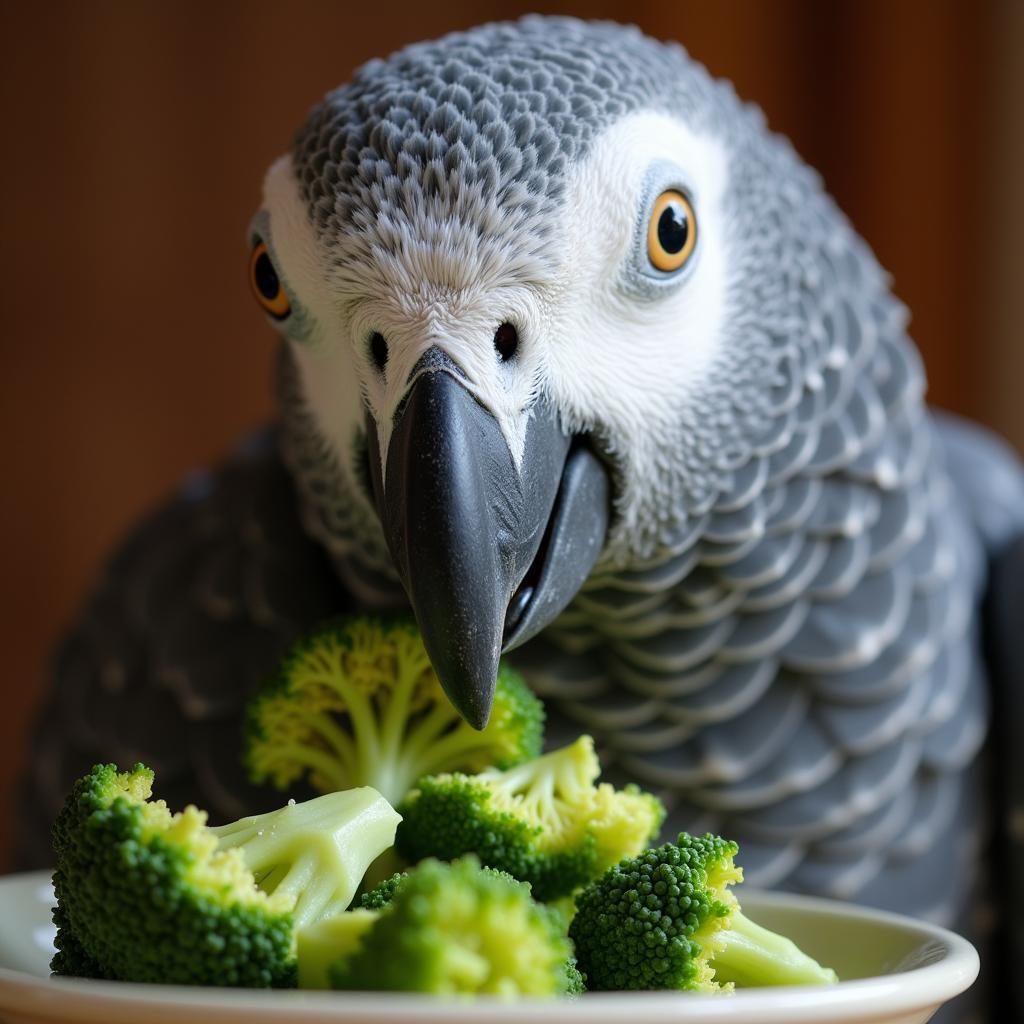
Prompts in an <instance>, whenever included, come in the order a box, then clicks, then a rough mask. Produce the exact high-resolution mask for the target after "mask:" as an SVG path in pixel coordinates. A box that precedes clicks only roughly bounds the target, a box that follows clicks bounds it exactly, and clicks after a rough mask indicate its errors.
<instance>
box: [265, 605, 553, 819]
mask: <svg viewBox="0 0 1024 1024" xmlns="http://www.w3.org/2000/svg"><path fill="white" fill-rule="evenodd" d="M543 727H544V708H543V705H542V704H541V702H540V701H539V700H538V699H537V698H536V697H535V696H534V695H533V693H531V691H530V690H529V688H528V687H527V685H526V683H525V682H524V681H523V679H522V677H521V676H519V675H517V674H516V673H515V672H513V671H512V670H511V669H510V668H508V667H507V666H505V665H502V666H501V667H500V668H499V670H498V681H497V686H496V689H495V694H494V705H493V709H492V711H491V717H490V721H489V722H488V724H487V726H486V728H485V729H483V730H482V731H477V730H476V729H474V728H472V726H470V725H469V724H467V723H466V722H465V721H463V719H462V718H461V716H460V715H459V713H458V712H457V711H456V710H455V708H454V707H453V706H452V704H451V702H450V701H449V700H448V698H447V697H446V696H445V693H444V691H443V690H442V688H441V684H440V682H439V680H438V678H437V675H436V674H435V672H434V670H433V668H432V667H431V665H430V659H429V658H428V657H427V652H426V649H425V648H424V646H423V642H422V640H421V638H420V634H419V632H418V630H417V629H416V626H415V624H414V623H413V622H412V621H411V620H406V619H396V620H393V621H386V620H383V619H377V618H369V617H365V616H353V617H350V618H346V619H340V620H337V621H335V622H332V623H330V624H328V625H326V626H322V627H320V628H319V629H317V630H316V631H314V632H313V633H312V634H310V635H309V636H307V637H306V638H305V639H303V640H300V641H299V642H298V643H297V644H295V646H294V647H293V648H292V649H291V651H290V652H289V653H288V655H287V656H286V657H285V659H284V661H283V663H282V664H281V666H280V668H279V670H278V672H277V674H276V676H275V677H274V678H273V679H272V680H271V682H270V683H269V685H268V686H267V687H266V688H265V689H264V691H263V692H262V693H260V694H259V695H258V696H257V697H256V698H254V699H253V701H251V702H250V705H249V708H248V715H247V724H246V740H245V757H246V764H247V767H248V770H249V774H250V777H251V778H252V780H253V781H254V782H257V783H263V782H270V783H272V784H273V785H274V786H276V787H277V788H278V789H286V788H287V787H288V786H290V785H291V784H292V783H294V782H295V781H296V780H297V779H300V778H303V777H305V778H308V779H309V781H310V782H311V783H312V784H313V785H314V786H315V787H316V788H317V789H319V790H321V791H322V792H325V793H326V792H331V791H333V790H339V789H350V788H352V787H354V786H373V787H374V789H376V790H378V791H379V792H380V793H382V794H383V795H384V797H385V798H386V799H387V800H389V801H391V802H392V803H397V802H398V801H399V800H401V799H402V797H404V796H405V794H406V793H407V792H408V791H409V790H410V789H411V788H412V787H413V785H415V783H416V781H417V780H418V779H419V778H420V777H421V776H423V775H430V774H434V773H437V772H444V771H455V770H460V771H468V772H474V771H479V770H481V769H483V768H487V767H490V766H491V765H498V766H500V767H503V768H505V767H510V766H511V765H514V764H518V763H519V762H521V761H524V760H526V759H528V758H531V757H536V755H537V754H538V753H539V752H540V749H541V743H542V739H543Z"/></svg>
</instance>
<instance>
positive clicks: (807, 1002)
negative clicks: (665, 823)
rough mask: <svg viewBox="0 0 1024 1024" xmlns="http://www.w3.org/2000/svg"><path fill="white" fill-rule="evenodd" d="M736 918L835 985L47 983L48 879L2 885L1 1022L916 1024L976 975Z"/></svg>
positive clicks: (958, 952) (859, 933)
mask: <svg viewBox="0 0 1024 1024" xmlns="http://www.w3.org/2000/svg"><path fill="white" fill-rule="evenodd" d="M742 897H743V909H744V912H745V913H747V914H748V916H750V917H751V918H753V919H754V920H756V921H757V922H758V923H759V924H762V925H765V926H766V927H768V928H772V929H774V930H776V931H779V932H782V933H783V934H785V935H788V936H789V937H790V938H792V939H793V940H794V941H796V943H797V944H798V945H800V946H801V947H803V948H804V949H805V950H806V951H807V952H808V953H810V954H811V955H812V956H814V957H815V958H816V959H818V960H819V961H820V962H821V963H823V964H828V965H829V966H831V967H834V968H835V969H836V971H838V973H839V976H840V978H842V979H843V980H842V981H841V982H840V983H839V984H838V985H832V986H823V987H809V988H775V989H747V990H745V991H741V992H736V993H735V994H733V995H728V996H725V995H722V996H695V995H687V994H681V993H666V992H639V993H631V994H625V993H593V994H589V995H586V996H582V997H581V998H579V999H567V1000H558V1001H553V1000H548V1001H538V1000H532V1001H530V1000H525V1001H522V1002H517V1003H497V1002H494V1001H491V1000H482V999H481V1000H477V1001H476V1002H461V1003H454V1002H447V1001H440V1000H437V999H430V998H426V997H422V996H397V995H383V994H380V995H372V994H367V995H361V994H357V995H348V994H346V995H342V994H341V993H330V992H266V991H255V990H246V989H226V988H225V989H216V988H185V987H180V986H171V985H138V984H129V983H127V982H109V981H86V980H77V979H71V978H51V977H50V976H49V961H50V956H51V955H52V953H53V945H52V940H53V926H52V925H51V923H50V906H51V903H52V899H53V892H52V890H51V888H50V882H49V875H48V874H47V873H46V872H37V873H35V874H27V875H11V876H9V877H7V878H3V879H0V1016H2V1017H3V1019H4V1020H5V1021H8V1022H10V1024H44V1022H54V1024H56V1022H62V1024H71V1022H79V1021H83V1022H84V1021H89V1022H94V1024H166V1022H170V1021H175V1022H180V1021H186V1020H191V1021H194V1022H196V1024H207V1022H210V1024H293V1022H294V1024H369V1022H373V1024H427V1022H429V1024H448V1022H453V1024H470V1022H476V1021H480V1022H482V1021H499V1022H503V1024H573V1022H578V1024H583V1022H586V1024H622V1022H624V1021H628V1022H629V1024H655V1022H659V1024H660V1022H669V1021H671V1022H672V1024H740V1022H742V1024H826V1022H836V1021H843V1022H846V1024H862V1022H863V1024H866V1022H868V1021H870V1022H871V1024H919V1022H923V1021H926V1020H928V1018H929V1017H930V1016H931V1015H932V1014H933V1013H934V1012H935V1010H937V1009H938V1007H939V1006H941V1005H942V1004H943V1003H944V1002H947V1001H948V1000H950V999H952V998H953V997H954V996H956V995H958V994H959V993H961V992H963V991H964V990H965V989H966V988H968V987H969V986H970V984H971V983H972V982H973V981H974V979H975V977H976V976H977V973H978V954H977V953H976V952H975V950H974V947H973V946H971V944H970V943H969V942H967V941H966V940H965V939H962V938H960V937H959V936H957V935H953V934H952V933H951V932H947V931H945V930H943V929H941V928H936V927H934V926H932V925H929V924H925V923H923V922H920V921H914V920H911V919H910V918H906V917H898V916H896V915H894V914H883V913H880V912H878V911H875V910H867V909H864V908H861V907H851V906H848V905H846V904H841V903H835V902H832V901H829V900H812V899H807V898H805V897H798V896H789V895H784V894H779V893H762V892H756V891H753V890H747V889H744V890H743V892H742Z"/></svg>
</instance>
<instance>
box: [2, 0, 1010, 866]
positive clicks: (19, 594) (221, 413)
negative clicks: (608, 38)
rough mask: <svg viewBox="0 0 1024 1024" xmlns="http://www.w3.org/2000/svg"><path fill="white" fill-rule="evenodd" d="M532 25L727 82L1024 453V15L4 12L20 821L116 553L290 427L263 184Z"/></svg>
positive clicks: (890, 11) (510, 5) (12, 636)
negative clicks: (455, 56) (316, 129)
mask: <svg viewBox="0 0 1024 1024" xmlns="http://www.w3.org/2000/svg"><path fill="white" fill-rule="evenodd" d="M529 9H534V10H541V11H544V12H548V13H552V12H555V11H557V12H558V13H568V14H576V15H579V16H584V17H599V18H615V19H617V20H628V21H634V22H636V23H638V24H639V25H640V26H641V27H642V28H644V29H645V30H646V31H647V32H649V33H651V34H653V35H655V36H659V37H662V38H675V39H678V40H679V41H681V42H682V43H683V44H684V45H685V46H686V47H687V48H688V49H689V51H690V52H691V54H692V55H694V56H695V57H696V58H698V59H699V60H701V61H702V62H703V63H705V64H706V65H707V66H708V67H709V68H710V69H711V71H712V72H713V73H715V74H717V75H721V76H725V77H728V78H731V79H733V81H734V82H735V83H736V86H737V89H738V91H739V92H740V94H741V95H742V96H744V97H745V98H747V99H751V100H755V101H757V102H758V103H760V104H761V105H762V106H763V107H764V109H765V110H766V112H767V114H768V118H769V121H770V123H771V124H772V125H773V126H774V127H775V128H776V129H777V130H779V131H781V132H784V133H786V134H788V135H789V136H790V137H791V138H792V139H793V141H794V143H795V144H796V147H797V149H798V150H799V151H800V152H801V153H802V154H803V155H804V157H805V158H806V159H807V160H808V161H809V162H810V163H811V164H812V165H814V166H816V167H817V168H818V169H819V170H820V171H821V172H822V174H823V175H824V178H825V181H826V184H827V185H828V187H829V189H830V191H831V192H832V193H833V194H834V195H835V196H836V197H837V198H838V200H839V203H840V205H841V206H842V207H844V209H845V210H846V212H847V213H848V214H849V215H850V216H851V218H852V220H853V222H854V224H855V225H856V226H857V227H858V228H859V229H860V231H861V232H862V233H863V234H864V235H865V236H866V238H867V239H868V241H869V242H870V243H871V244H872V245H873V246H874V248H875V250H876V252H877V253H878V255H879V257H880V259H881V261H882V263H883V264H884V265H885V266H886V267H887V268H888V269H889V270H890V271H891V272H892V274H893V276H894V279H895V288H896V291H897V293H898V294H899V295H900V296H901V298H902V299H904V300H905V301H906V302H907V303H908V305H909V306H910V307H911V309H912V310H913V317H914V319H913V334H914V337H915V338H916V340H917V342H918V344H919V345H920V347H921V349H922V351H923V353H924V357H925V361H926V363H927V366H928V369H929V372H930V377H931V396H932V399H933V400H934V401H935V402H937V403H938V404H941V405H943V406H947V407H949V408H952V409H956V410H958V411H961V412H965V413H968V414H970V415H973V416H975V417H977V418H978V419H980V420H982V421H984V422H987V423H989V424H991V425H993V426H995V427H997V428H999V429H1001V430H1002V431H1003V432H1004V433H1005V434H1008V435H1010V436H1013V437H1014V439H1015V441H1016V443H1017V444H1018V446H1020V447H1021V448H1022V449H1024V411H1022V409H1021V400H1020V398H1019V397H1018V394H1017V392H1018V389H1019V385H1020V383H1021V381H1024V354H1022V346H1021V345H1020V344H1019V338H1020V331H1019V329H1018V327H1017V324H1018V322H1019V317H1020V316H1021V315H1022V313H1024V308H1022V306H1024V299H1022V293H1024V289H1022V286H1024V279H1022V277H1024V275H1022V274H1021V259H1020V256H1019V251H1020V239H1021V237H1024V202H1022V196H1021V193H1022V189H1021V183H1022V182H1024V151H1022V149H1024V137H1022V133H1021V132H1020V125H1021V123H1022V121H1024V72H1022V61H1021V54H1022V53H1024V3H1020V2H1017V0H1006V2H1003V3H1000V2H998V0H991V2H988V3H984V2H977V0H974V2H970V0H964V2H959V3H958V2H953V0H922V2H911V0H843V2H830V3H824V2H820V0H746V2H721V0H720V2H716V3H712V2H686V0H633V2H626V0H591V2H589V3H582V2H571V3H565V4H559V5H555V4H549V3H534V4H519V3H516V2H513V0H477V2H476V3H470V2H467V0H450V2H448V3H445V4H442V5H437V6H434V5H432V4H430V5H428V4H424V3H422V2H419V3H413V2H408V0H397V2H392V3H389V4H385V5H379V4H348V3H344V2H340V0H296V2H289V3H285V2H280V0H222V2H216V3H214V2H208V0H207V2H203V0H185V2H182V0H178V2H176V3H174V4H169V3H162V2H156V0H123V2H116V0H91V2H90V0H71V2H58V0H50V2H48V3H46V4H29V3H20V4H19V3H14V2H11V0H6V2H4V3H3V4H2V6H0V11H2V17H3V30H2V33H0V36H2V40H0V53H2V60H0V81H2V86H0V88H2V96H3V109H4V111H5V123H6V126H7V127H6V129H5V136H6V144H5V146H4V159H3V162H2V166H0V175H2V178H3V181H2V188H0V219H2V233H0V238H2V242H3V244H2V249H0V260H2V262H3V280H4V281H5V282H6V284H5V288H4V296H3V318H2V321H0V323H2V346H3V347H2V355H3V362H2V368H3V369H2V372H0V431H2V437H3V445H2V452H3V460H4V472H3V479H4V481H5V490H4V495H3V502H2V505H0V543H2V544H3V561H2V566H3V569H4V573H3V575H4V583H3V590H2V593H3V609H2V617H0V622H2V624H3V640H4V643H3V650H4V659H3V664H4V665H5V668H4V669H3V670H2V674H0V679H2V680H3V682H2V684H0V685H2V696H3V705H2V711H0V821H4V822H5V823H6V819H7V816H8V810H7V809H8V806H9V795H10V790H11V786H12V785H13V783H14V779H15V778H16V766H17V764H18V761H19V757H20V754H21V747H20V744H21V738H22V736H23V735H24V731H25V729H26V727H27V722H28V720H29V716H30V714H31V711H32V708H33V704H34V702H35V700H36V698H37V696H38V694H39V693H40V692H41V689H42V687H43V686H44V685H45V677H46V659H47V656H48V652H49V650H50V648H51V645H52V644H53V642H54V640H55V638H56V636H57V635H58V633H59V630H60V629H61V627H62V625H63V624H64V623H66V622H68V621H69V620H70V619H71V617H72V616H73V615H74V614H75V612H76V608H77V607H78V605H79V603H80V602H81V600H82V599H83V597H84V595H85V594H86V592H87V588H88V586H89V581H90V579H91V577H92V576H93V575H94V574H95V573H96V571H97V569H98V567H99V565H100V564H101V561H102V559H103V557H104V555H105V553H107V552H109V551H110V549H111V547H112V546H113V545H114V544H115V543H116V541H117V539H118V537H119V536H120V535H121V534H122V532H123V531H124V530H125V529H126V528H127V527H128V526H129V525H130V524H131V523H132V521H133V520H135V519H136V518H137V517H138V516H139V515H140V514H141V513H142V512H144V511H145V510H146V509H147V508H150V507H152V506H153V505H154V503H156V502H158V501H159V500H160V498H161V496H162V495H163V494H165V493H166V492H167V491H168V490H169V489H170V488H172V487H173V486H174V485H175V483H176V482H177V481H179V480H180V479H181V478H182V476H183V475H184V474H186V473H187V472H188V471H189V469H190V468H191V467H194V466H197V465H199V464H203V463H207V462H209V461H211V460H214V459H216V458H217V457H218V455H219V454H220V453H222V452H223V451H224V450H225V448H226V447H228V446H230V445H231V444H232V442H233V441H234V440H235V439H237V438H238V437H239V436H240V435H241V434H242V433H244V432H245V431H246V430H247V429H248V428H249V427H250V426H251V425H253V424H255V423H257V422H258V421H260V420H262V419H264V418H266V417H268V416H270V415H271V414H272V403H271V398H270V389H269V381H270V365H271V356H272V351H273V344H274V343H273V339H272V336H271V333H270V331H269V330H268V329H267V328H266V327H265V326H264V324H263V322H262V320H261V318H260V315H259V314H258V313H257V311H256V309H255V307H254V304H253V303H252V300H251V298H250V296H249V293H248V287H247V283H246V273H245V268H246V257H247V253H246V249H245V241H244V235H245V228H246V225H247V222H248V219H249V217H250V215H251V213H252V211H253V210H254V209H255V207H256V204H257V202H258V198H259V186H260V181H261V178H262V174H263V170H264V168H265V167H266V166H267V165H268V164H269V163H270V161H271V160H272V159H273V158H274V157H275V156H276V155H277V154H278V153H280V152H282V151H283V150H284V149H286V148H287V146H288V145H289V142H290V139H291V135H292V132H293V131H294V129H295V128H296V127H297V126H298V124H299V123H300V121H301V120H302V118H303V116H304V114H305V113H306V111H307V109H308V108H309V107H310V106H311V105H312V104H313V103H314V102H315V101H316V100H317V99H318V98H319V97H320V96H321V95H322V94H323V93H324V92H325V91H327V90H328V89H329V88H332V87H333V86H335V85H337V84H339V83H340V82H342V81H344V80H345V79H346V78H347V77H348V76H349V74H350V72H351V70H352V69H353V68H354V67H355V66H356V65H357V64H359V63H361V62H362V61H364V60H366V59H367V58H369V57H372V56H376V55H383V54H385V53H387V52H388V51H390V50H392V49H394V48H395V47H397V46H399V45H401V44H404V43H407V42H411V41H413V40H416V39H419V38H422V37H426V36H433V35H438V34H440V33H442V32H445V31H448V30H450V29H455V28H462V27H467V26H469V25H472V24H474V23H477V22H480V21H484V20H492V19H498V18H507V17H512V16H515V15H518V14H520V13H523V12H525V11H526V10H529ZM11 827H15V828H16V823H12V824H11V825H9V826H7V825H5V826H0V864H2V858H3V857H4V856H5V851H6V848H7V845H8V840H9V836H10V834H11V833H10V828H11Z"/></svg>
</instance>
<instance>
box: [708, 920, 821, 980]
mask: <svg viewBox="0 0 1024 1024" xmlns="http://www.w3.org/2000/svg"><path fill="white" fill-rule="evenodd" d="M728 920H729V923H728V925H727V926H726V927H725V928H722V929H721V930H720V931H717V932H715V934H714V936H713V937H712V938H711V940H710V945H712V947H713V948H714V952H713V953H712V956H711V966H712V967H713V968H714V970H715V981H717V982H719V983H722V984H724V983H727V982H733V983H734V984H735V985H738V986H739V987H741V988H749V987H755V986H762V985H831V984H834V983H835V982H836V981H837V980H838V979H837V978H836V972H835V971H833V970H831V969H830V968H828V967H822V966H821V965H820V964H819V963H818V962H817V961H816V960H813V959H812V958H811V957H809V956H808V955H807V954H806V953H804V952H803V951H802V950H801V949H800V948H799V947H798V946H797V945H796V944H795V943H794V942H792V941H790V940H789V939H787V938H786V937H785V936H783V935H779V934H777V933H776V932H773V931H769V930H768V929H767V928H762V927H761V925H759V924H755V923H754V922H753V921H751V920H750V918H749V917H747V916H746V915H745V914H744V913H743V912H742V911H740V910H734V911H733V912H732V914H730V915H729V919H728Z"/></svg>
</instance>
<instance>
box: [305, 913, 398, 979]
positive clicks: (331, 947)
mask: <svg viewBox="0 0 1024 1024" xmlns="http://www.w3.org/2000/svg"><path fill="white" fill-rule="evenodd" d="M378 917H379V915H378V914H377V913H376V912H375V910H369V909H366V908H365V907H358V908H356V909H355V910H349V911H347V912H346V913H344V914H335V915H334V916H333V917H328V918H326V919H325V920H323V921H318V922H317V923H316V924H312V925H310V926H309V927H308V928H303V929H302V930H301V931H300V932H299V933H298V941H297V946H296V956H297V959H298V962H299V988H330V987H331V968H332V967H333V965H334V964H336V963H337V962H338V961H339V960H342V959H344V958H346V957H349V956H351V955H352V954H353V953H354V952H355V951H356V950H357V949H358V948H359V945H360V943H361V942H362V939H363V936H364V935H365V934H366V933H367V932H368V931H369V930H370V929H371V928H372V927H373V925H374V924H375V923H376V921H377V918H378Z"/></svg>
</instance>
